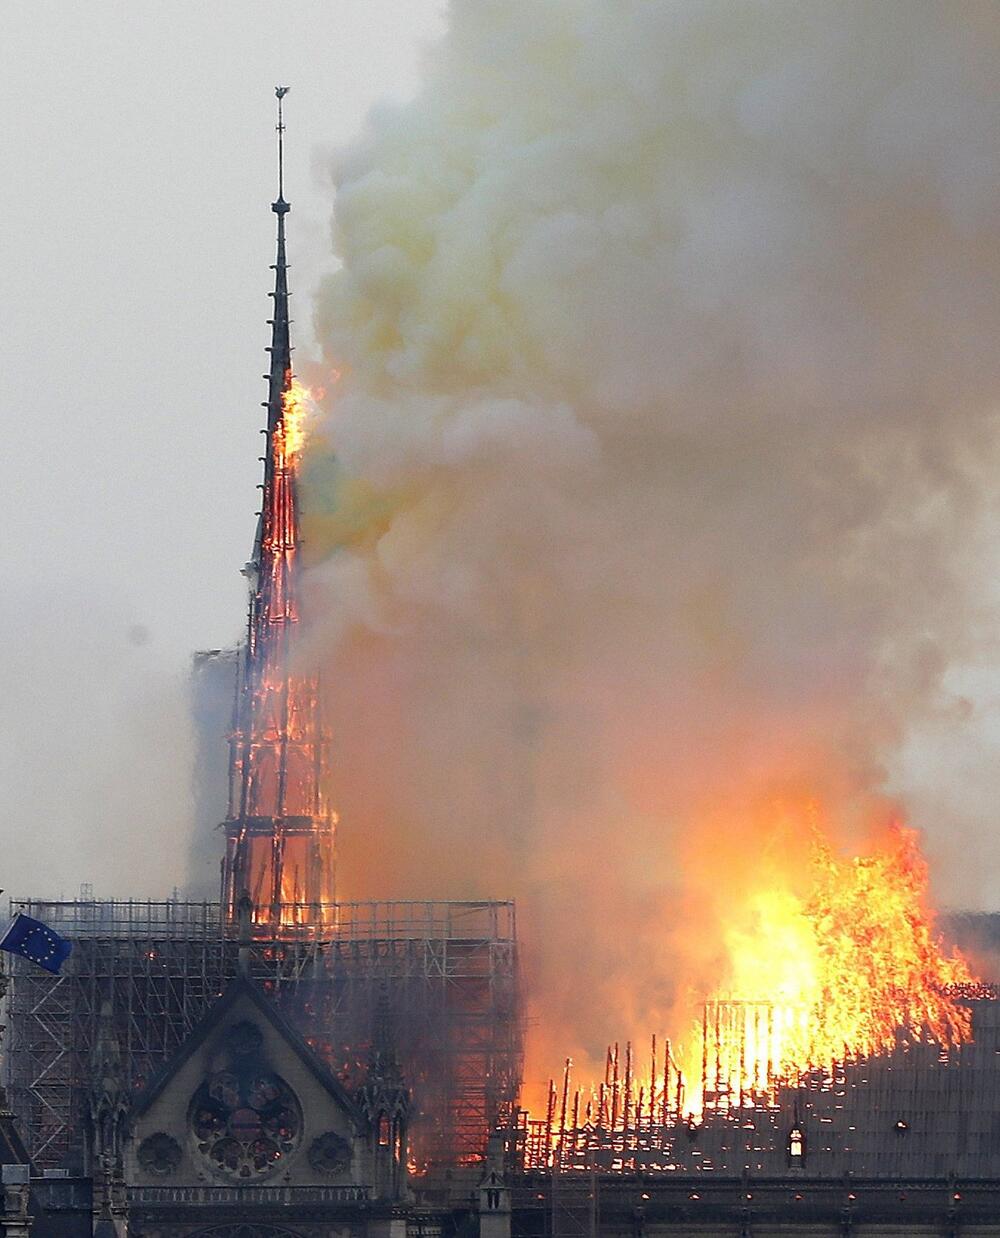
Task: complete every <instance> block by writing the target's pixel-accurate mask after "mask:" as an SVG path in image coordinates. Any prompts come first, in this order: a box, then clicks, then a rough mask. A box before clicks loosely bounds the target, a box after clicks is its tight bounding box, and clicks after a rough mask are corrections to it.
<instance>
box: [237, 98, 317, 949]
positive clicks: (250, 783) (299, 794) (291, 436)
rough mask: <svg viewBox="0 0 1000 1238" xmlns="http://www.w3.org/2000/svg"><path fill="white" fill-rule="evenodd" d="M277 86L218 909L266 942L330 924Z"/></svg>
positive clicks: (301, 394)
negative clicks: (266, 310) (263, 393)
mask: <svg viewBox="0 0 1000 1238" xmlns="http://www.w3.org/2000/svg"><path fill="white" fill-rule="evenodd" d="M287 93H288V87H287V86H278V87H277V88H276V90H275V94H276V96H277V99H278V126H277V132H278V197H277V200H276V201H275V202H273V203H272V205H271V209H272V210H273V211H274V213H275V215H277V217H278V228H277V233H278V235H277V257H276V260H275V263H274V266H273V267H272V270H273V271H274V292H273V293H271V296H272V297H273V299H274V312H273V317H272V318H271V320H270V326H271V344H270V347H269V348H268V349H267V351H268V353H269V354H270V357H271V366H270V372H269V374H267V375H265V377H266V378H267V381H268V398H267V401H266V402H265V404H264V407H265V408H266V409H267V428H266V430H264V431H263V433H265V434H266V435H267V450H266V452H265V455H264V457H263V460H264V482H263V486H262V491H263V494H262V501H261V510H260V516H259V520H258V523H257V536H256V538H255V540H254V549H253V555H252V558H251V560H250V562H249V563H248V564H247V567H246V569H245V574H246V576H247V579H248V581H249V584H250V606H249V619H248V624H247V639H246V645H245V647H244V650H243V656H242V660H241V668H240V682H239V687H238V691H237V700H236V709H235V719H234V728H233V735H232V738H231V741H230V762H229V812H228V815H227V817H226V822H225V828H226V858H225V862H224V866H223V877H222V899H223V904H224V907H225V912H226V915H227V917H228V919H229V920H230V921H231V922H232V923H235V922H236V921H237V919H238V906H239V903H240V900H241V898H242V897H243V896H244V895H245V894H248V895H249V897H250V899H251V900H252V903H253V915H252V919H253V923H254V925H255V926H260V927H261V928H262V929H263V930H265V931H266V932H268V933H272V932H275V931H280V930H282V929H284V930H288V931H292V932H294V931H295V930H296V929H300V928H307V927H314V926H317V925H323V924H325V923H328V922H329V920H330V919H331V917H332V915H333V908H332V903H333V898H334V828H335V825H336V816H335V814H334V813H333V812H332V810H331V809H330V806H329V804H328V802H327V798H326V786H325V784H326V774H327V747H328V745H327V737H326V734H325V731H324V728H323V724H322V719H321V717H320V707H319V692H318V686H319V685H318V679H317V676H316V674H315V672H313V671H312V670H310V669H307V668H303V667H301V666H299V665H298V656H297V652H296V639H295V638H296V634H297V631H298V625H299V621H300V613H301V607H300V592H301V588H300V584H301V582H300V574H301V564H300V557H301V556H300V541H301V539H300V534H299V500H298V475H299V451H300V448H301V438H302V426H301V418H302V412H303V407H304V401H305V399H306V398H307V396H308V393H307V392H305V391H304V389H303V388H302V387H300V386H299V384H298V383H297V382H296V380H295V379H294V378H293V376H292V348H291V342H290V336H289V317H288V263H287V261H286V257H285V216H286V215H287V214H288V212H289V211H290V210H291V207H290V206H289V204H288V203H287V202H286V201H285V197H284V166H283V165H284V133H285V126H284V121H283V117H282V100H283V99H284V96H285V95H286V94H287Z"/></svg>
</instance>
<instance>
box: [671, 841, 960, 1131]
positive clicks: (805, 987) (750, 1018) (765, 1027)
mask: <svg viewBox="0 0 1000 1238" xmlns="http://www.w3.org/2000/svg"><path fill="white" fill-rule="evenodd" d="M927 891H928V873H927V864H926V861H925V860H924V858H923V856H922V855H921V853H920V848H919V845H918V841H917V835H916V833H915V832H914V831H913V830H909V829H906V828H904V827H902V826H899V825H895V826H893V827H892V828H891V829H890V831H889V833H888V836H887V838H886V839H885V841H884V842H883V844H882V845H881V846H880V847H879V848H878V849H877V850H875V851H874V852H872V853H871V854H869V855H865V856H855V857H853V858H844V857H840V856H837V855H836V854H835V853H834V851H833V849H832V848H831V846H830V845H829V843H827V842H826V841H825V840H824V839H822V838H820V837H818V836H816V837H814V839H813V845H812V865H811V873H810V875H809V883H808V887H807V889H806V892H805V893H804V894H799V893H797V892H796V891H795V889H794V885H793V883H792V882H790V881H789V882H787V883H781V884H775V885H772V886H769V887H767V888H762V889H759V890H757V891H755V892H753V893H751V895H750V896H749V898H748V899H747V900H746V902H745V903H744V905H743V906H742V907H741V908H738V909H736V911H735V913H734V915H733V917H732V919H731V920H730V922H729V924H728V925H727V926H726V928H725V930H724V945H725V952H726V958H727V976H726V980H725V982H724V983H723V985H722V986H720V988H719V990H718V991H717V992H716V993H714V994H712V995H711V997H710V1002H709V1005H710V1009H711V1011H712V1016H713V1017H711V1018H709V1017H708V1015H706V1017H705V1019H704V1020H703V1022H702V1029H701V1034H700V1036H699V1035H696V1036H694V1037H690V1039H691V1040H692V1041H695V1042H697V1041H698V1040H700V1041H701V1042H702V1043H701V1044H700V1045H698V1049H697V1053H698V1055H699V1056H700V1058H701V1062H702V1064H703V1065H702V1066H701V1068H700V1069H698V1070H696V1069H695V1064H694V1061H693V1060H692V1058H693V1054H692V1051H691V1050H689V1051H688V1053H687V1054H686V1055H685V1064H686V1069H685V1072H684V1073H685V1076H686V1078H687V1079H688V1081H689V1085H688V1086H689V1090H688V1095H689V1103H690V1104H691V1106H692V1108H695V1109H697V1108H698V1107H699V1106H698V1095H697V1094H698V1092H699V1089H698V1087H697V1083H696V1082H694V1081H695V1080H696V1079H697V1078H698V1076H699V1075H703V1076H704V1078H703V1080H702V1082H703V1084H704V1088H705V1091H706V1093H707V1092H709V1091H711V1092H712V1093H713V1094H714V1093H718V1092H719V1091H720V1090H721V1091H722V1093H723V1095H722V1096H719V1095H713V1097H712V1098H711V1099H714V1100H715V1101H716V1102H723V1101H725V1103H737V1101H736V1097H738V1096H742V1097H746V1096H748V1095H756V1096H760V1095H761V1093H762V1092H767V1091H769V1090H771V1089H772V1088H773V1086H774V1084H775V1082H776V1081H777V1080H785V1079H793V1080H794V1079H796V1078H797V1077H799V1076H801V1075H802V1074H803V1073H805V1072H807V1071H810V1070H817V1069H818V1070H830V1069H831V1068H832V1067H833V1065H834V1064H835V1063H836V1062H840V1061H844V1060H849V1059H852V1058H857V1057H869V1056H872V1055H874V1054H879V1053H885V1052H888V1051H889V1050H891V1049H892V1048H893V1047H894V1046H895V1044H896V1043H897V1042H898V1040H899V1038H900V1037H902V1038H904V1039H908V1040H913V1041H918V1040H931V1041H934V1042H935V1043H938V1044H941V1045H944V1046H949V1045H954V1044H960V1043H961V1042H963V1041H965V1040H968V1038H969V1034H970V1018H969V1012H968V1009H967V1008H966V1007H965V1006H964V1005H962V1004H961V1003H960V1002H958V1001H957V1000H956V998H955V996H954V989H955V986H959V985H968V984H972V983H974V978H973V975H972V973H971V971H970V970H969V967H968V964H967V963H966V962H965V960H964V959H963V958H962V957H961V956H960V955H959V954H957V953H956V954H947V953H946V952H945V950H944V949H943V947H942V945H941V943H940V941H939V940H938V939H937V938H936V936H935V934H934V928H933V925H934V918H933V913H932V911H931V909H930V907H929V903H928V897H927ZM765 1004H766V1008H765ZM716 1080H718V1081H719V1082H718V1084H717V1083H716V1082H715V1081H716ZM692 1084H693V1086H692ZM707 1099H710V1098H709V1097H708V1096H705V1097H703V1098H702V1100H707Z"/></svg>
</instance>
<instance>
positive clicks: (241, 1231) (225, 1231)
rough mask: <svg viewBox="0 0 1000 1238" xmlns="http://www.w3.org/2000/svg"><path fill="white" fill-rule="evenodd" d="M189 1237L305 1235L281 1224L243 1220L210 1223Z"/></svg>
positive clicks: (285, 1237)
mask: <svg viewBox="0 0 1000 1238" xmlns="http://www.w3.org/2000/svg"><path fill="white" fill-rule="evenodd" d="M188 1238H303V1235H302V1234H299V1233H296V1231H295V1230H293V1229H285V1228H284V1227H283V1226H281V1225H269V1224H267V1223H266V1222H265V1223H262V1224H254V1223H252V1222H241V1223H239V1224H237V1225H210V1226H208V1227H207V1228H205V1229H199V1230H195V1232H194V1233H192V1234H190V1235H189V1236H188Z"/></svg>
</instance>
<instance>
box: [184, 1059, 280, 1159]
mask: <svg viewBox="0 0 1000 1238" xmlns="http://www.w3.org/2000/svg"><path fill="white" fill-rule="evenodd" d="M190 1125H191V1132H192V1134H193V1135H194V1140H195V1146H196V1148H197V1149H198V1152H199V1153H200V1154H201V1156H202V1157H204V1159H205V1160H206V1161H207V1162H208V1165H209V1167H210V1169H211V1170H212V1172H213V1173H214V1174H216V1175H218V1176H220V1177H223V1178H228V1179H229V1180H230V1181H235V1182H246V1181H248V1180H254V1179H260V1178H264V1177H267V1175H268V1174H270V1173H271V1172H273V1171H274V1170H275V1169H277V1167H278V1165H279V1163H280V1162H282V1161H283V1160H284V1159H285V1157H287V1156H288V1154H289V1153H290V1152H292V1151H294V1149H295V1148H296V1147H298V1144H299V1142H300V1140H301V1138H302V1109H301V1107H300V1105H299V1102H298V1099H297V1098H296V1096H295V1094H294V1092H293V1091H292V1090H291V1088H290V1087H289V1086H288V1084H287V1083H285V1081H284V1080H283V1079H282V1078H280V1077H279V1076H278V1075H276V1074H274V1073H273V1072H271V1071H268V1070H262V1069H261V1068H260V1064H259V1062H258V1061H256V1060H255V1055H253V1054H250V1053H246V1054H243V1053H240V1051H239V1050H234V1052H233V1054H232V1058H231V1069H229V1070H219V1071H216V1072H215V1073H214V1074H212V1075H210V1076H209V1077H208V1078H207V1079H206V1080H205V1081H204V1082H203V1083H202V1085H201V1087H200V1088H198V1090H197V1091H196V1092H195V1094H194V1096H193V1097H192V1100H191V1109H190Z"/></svg>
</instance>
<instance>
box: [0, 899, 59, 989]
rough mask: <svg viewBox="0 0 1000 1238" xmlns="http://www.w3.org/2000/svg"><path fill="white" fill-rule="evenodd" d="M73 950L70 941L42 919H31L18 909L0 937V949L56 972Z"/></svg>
mask: <svg viewBox="0 0 1000 1238" xmlns="http://www.w3.org/2000/svg"><path fill="white" fill-rule="evenodd" d="M72 949H73V943H72V942H69V941H67V940H66V938H65V937H60V936H59V934H58V933H57V932H56V931H55V929H50V928H49V926H48V925H47V924H43V923H42V922H41V920H32V918H31V916H26V915H24V913H23V912H20V911H19V912H18V913H17V915H16V916H15V917H14V919H13V920H11V922H10V924H9V925H8V926H7V929H6V931H5V933H4V935H3V936H2V937H0V950H9V951H10V953H11V954H19V955H20V956H21V958H22V959H29V960H30V961H31V962H32V963H37V964H38V966H39V967H44V968H45V970H46V971H50V972H54V973H55V974H56V975H58V974H59V968H60V967H62V965H63V963H64V962H65V961H66V959H67V958H69V952H70V951H71V950H72Z"/></svg>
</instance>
